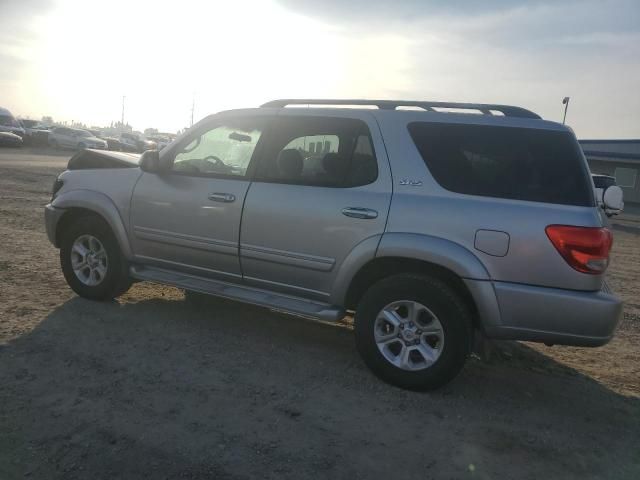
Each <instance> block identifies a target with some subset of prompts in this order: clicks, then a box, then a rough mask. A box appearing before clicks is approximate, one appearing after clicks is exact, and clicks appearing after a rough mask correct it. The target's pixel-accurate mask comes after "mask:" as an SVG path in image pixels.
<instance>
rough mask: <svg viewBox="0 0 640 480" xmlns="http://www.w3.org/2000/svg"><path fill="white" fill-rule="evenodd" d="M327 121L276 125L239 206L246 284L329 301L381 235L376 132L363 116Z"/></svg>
mask: <svg viewBox="0 0 640 480" xmlns="http://www.w3.org/2000/svg"><path fill="white" fill-rule="evenodd" d="M331 115H332V116H326V117H318V116H317V114H315V115H313V114H311V113H309V112H306V113H305V112H300V111H297V112H289V111H287V110H283V111H282V113H281V116H280V117H278V120H277V122H276V124H275V125H274V127H273V130H272V135H271V136H270V141H269V143H268V144H266V145H265V147H264V150H263V154H261V156H260V162H259V164H258V165H257V169H256V175H255V177H254V181H253V183H252V184H251V188H250V189H249V192H248V194H247V198H246V201H245V207H244V213H243V218H242V227H241V234H240V252H241V263H242V270H243V273H244V280H245V282H246V283H249V284H253V285H255V286H262V287H266V288H269V289H273V290H279V291H282V292H284V293H292V294H297V295H301V296H305V297H308V298H317V299H320V300H327V299H328V297H329V294H330V291H331V285H332V283H333V280H334V278H335V275H336V272H337V271H338V270H339V268H340V266H341V264H342V262H343V261H344V259H345V258H346V257H347V255H348V254H349V253H350V252H351V251H352V250H353V249H354V248H355V247H356V246H357V245H358V244H360V243H361V242H363V241H364V240H366V239H369V238H371V237H376V236H378V235H381V234H382V233H383V232H384V227H385V221H386V217H387V211H388V209H389V203H390V199H391V176H390V172H389V166H388V160H387V157H386V152H385V150H384V146H383V143H382V139H381V136H380V133H379V130H378V127H377V125H376V124H375V122H374V121H372V120H371V119H370V118H369V114H367V113H362V112H353V114H351V113H350V112H349V113H348V114H345V113H340V112H335V113H332V114H331ZM373 255H374V251H372V252H371V256H372V258H373Z"/></svg>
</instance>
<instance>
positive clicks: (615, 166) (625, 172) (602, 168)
mask: <svg viewBox="0 0 640 480" xmlns="http://www.w3.org/2000/svg"><path fill="white" fill-rule="evenodd" d="M580 145H581V146H582V150H583V151H584V155H585V157H587V162H588V163H589V169H590V170H591V173H601V174H604V175H611V176H612V177H615V178H616V183H617V184H618V185H620V187H621V188H622V190H623V191H624V202H625V204H626V205H629V206H636V207H640V178H639V177H640V139H638V140H580Z"/></svg>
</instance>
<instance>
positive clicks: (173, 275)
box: [129, 265, 345, 322]
mask: <svg viewBox="0 0 640 480" xmlns="http://www.w3.org/2000/svg"><path fill="white" fill-rule="evenodd" d="M129 272H130V274H131V276H132V277H133V278H135V279H137V280H145V281H148V282H155V283H163V284H167V285H173V286H175V287H178V288H184V289H185V290H194V291H197V292H201V293H207V294H209V295H214V296H216V297H223V298H228V299H230V300H237V301H239V302H243V303H250V304H252V305H258V306H261V307H267V308H270V309H273V310H279V311H281V312H285V313H290V314H293V315H300V316H303V317H311V318H317V319H320V320H325V321H328V322H337V321H338V320H340V319H342V318H343V317H344V315H345V311H344V309H342V308H339V307H336V306H334V305H330V304H328V303H323V302H317V301H313V300H306V299H303V298H299V297H293V296H290V295H284V294H281V293H274V292H271V291H268V290H263V289H260V288H255V287H248V286H246V285H237V284H235V283H228V282H223V281H220V280H213V279H210V278H203V277H198V276H195V275H189V274H186V273H182V272H175V271H173V270H165V269H162V268H157V267H149V266H141V265H132V266H131V267H130V269H129Z"/></svg>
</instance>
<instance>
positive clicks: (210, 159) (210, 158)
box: [202, 155, 227, 168]
mask: <svg viewBox="0 0 640 480" xmlns="http://www.w3.org/2000/svg"><path fill="white" fill-rule="evenodd" d="M202 161H203V162H209V163H213V164H214V166H216V167H223V168H226V167H227V164H226V163H224V162H223V161H222V160H220V159H219V158H218V157H216V156H215V155H209V156H208V157H204V158H203V159H202Z"/></svg>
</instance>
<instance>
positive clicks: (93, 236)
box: [60, 216, 132, 300]
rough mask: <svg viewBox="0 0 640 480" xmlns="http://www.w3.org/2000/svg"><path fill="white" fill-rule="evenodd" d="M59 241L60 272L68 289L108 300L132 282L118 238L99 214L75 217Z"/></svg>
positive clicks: (96, 298)
mask: <svg viewBox="0 0 640 480" xmlns="http://www.w3.org/2000/svg"><path fill="white" fill-rule="evenodd" d="M60 243H61V245H60V265H61V266H62V273H63V274H64V277H65V279H66V281H67V283H68V284H69V286H70V287H71V289H72V290H73V291H74V292H76V293H77V294H78V295H80V296H81V297H84V298H88V299H91V300H111V299H113V298H115V297H118V296H120V295H122V294H123V293H125V292H126V291H127V290H128V289H129V287H130V286H131V283H132V282H131V279H130V277H129V275H128V269H127V264H126V261H125V259H124V257H123V256H122V253H121V252H120V247H119V245H118V242H117V240H116V238H115V236H114V235H113V232H112V231H111V228H110V227H109V225H107V223H106V222H105V221H104V220H103V219H102V218H99V217H97V216H84V217H80V218H78V219H76V220H75V221H74V222H73V223H72V224H71V225H70V226H69V227H68V228H67V230H66V231H65V232H63V235H62V239H61V242H60Z"/></svg>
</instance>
